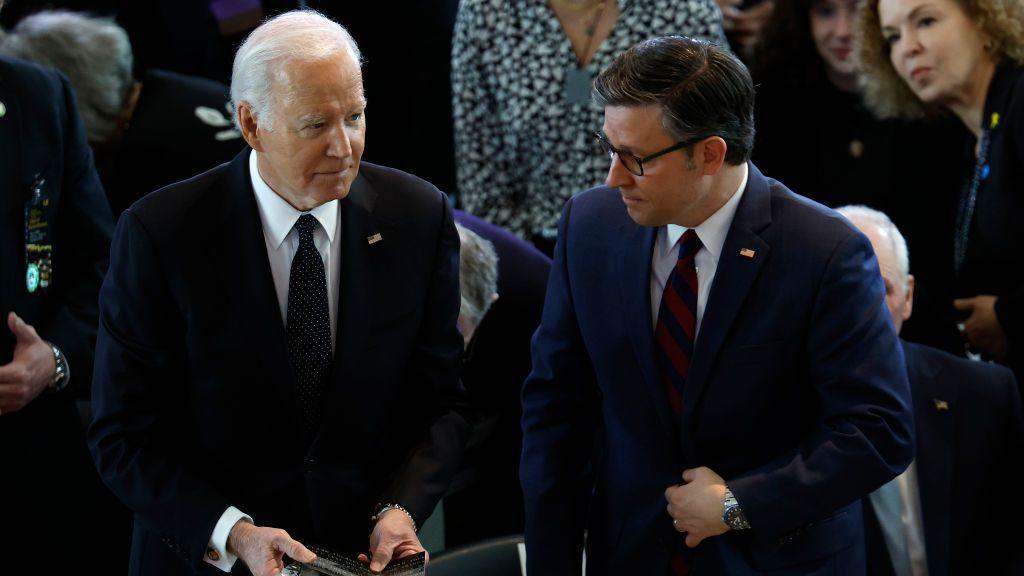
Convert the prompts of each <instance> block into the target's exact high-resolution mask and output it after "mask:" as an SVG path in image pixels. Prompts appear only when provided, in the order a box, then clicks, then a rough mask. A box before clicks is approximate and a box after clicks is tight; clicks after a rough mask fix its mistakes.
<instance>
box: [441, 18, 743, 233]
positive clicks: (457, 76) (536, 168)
mask: <svg viewBox="0 0 1024 576" xmlns="http://www.w3.org/2000/svg"><path fill="white" fill-rule="evenodd" d="M617 1H618V5H619V14H620V15H619V19H618V21H617V22H616V24H615V28H614V29H613V30H612V32H611V34H609V35H608V38H606V39H605V40H604V42H602V43H601V45H600V47H599V48H598V50H597V53H596V54H595V55H594V57H593V58H591V60H590V62H589V63H588V64H587V66H586V70H587V72H588V73H589V75H590V78H591V80H593V78H595V77H596V76H597V74H598V72H600V71H601V70H602V69H603V68H605V67H606V66H608V65H609V64H610V63H611V61H612V60H613V59H614V58H615V56H617V55H618V54H620V53H621V52H623V51H625V50H626V49H627V48H629V47H630V46H632V45H633V44H636V43H637V42H639V41H641V40H645V39H647V38H650V37H653V36H667V35H683V36H691V37H694V38H701V39H705V40H710V41H713V42H716V43H719V44H721V45H723V46H724V45H726V40H725V35H724V33H723V32H722V25H721V14H720V12H719V11H718V7H717V6H716V4H715V1H714V0H617ZM576 67H577V59H576V54H575V52H573V49H572V45H571V43H570V42H569V38H568V36H566V35H565V32H564V31H563V29H562V26H561V24H560V23H559V21H558V18H556V16H555V13H554V12H553V11H552V10H551V7H550V6H549V5H548V3H547V2H546V1H545V0H462V3H461V5H460V6H459V13H458V17H457V19H456V23H455V39H454V42H453V46H452V94H453V96H452V99H453V112H454V119H455V150H456V159H455V161H456V174H457V178H458V193H459V199H460V201H461V203H462V206H463V208H465V209H466V210H467V211H468V212H471V213H473V214H476V215H477V216H480V217H483V218H485V219H487V220H490V221H491V222H493V223H495V224H498V225H499V226H503V227H505V228H508V229H509V230H511V231H513V232H515V233H516V234H519V235H520V236H523V237H524V238H530V237H531V236H533V235H539V236H543V237H545V238H553V237H554V235H555V229H556V227H557V224H558V217H559V212H560V211H561V209H562V205H563V204H564V203H565V201H566V200H568V199H569V198H570V197H571V196H572V195H573V194H576V193H578V192H581V191H583V190H586V189H587V188H591V187H593V186H596V185H598V184H600V183H602V182H603V181H604V179H605V176H606V175H607V173H608V168H609V161H608V158H607V156H604V155H602V154H599V153H598V152H597V150H596V148H595V146H594V143H593V137H592V136H591V133H592V132H593V131H596V130H600V129H601V125H602V123H603V122H604V113H603V110H602V109H601V108H599V107H597V106H595V105H594V104H592V103H589V102H587V103H584V104H577V103H572V102H570V101H569V100H568V99H567V97H566V94H565V76H566V70H568V69H569V68H576Z"/></svg>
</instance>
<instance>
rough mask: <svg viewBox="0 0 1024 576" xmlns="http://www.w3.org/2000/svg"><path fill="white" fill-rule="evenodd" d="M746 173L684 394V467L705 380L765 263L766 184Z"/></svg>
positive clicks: (690, 458) (691, 451) (691, 454)
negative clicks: (762, 231) (744, 184)
mask: <svg viewBox="0 0 1024 576" xmlns="http://www.w3.org/2000/svg"><path fill="white" fill-rule="evenodd" d="M747 167H748V170H749V172H748V177H747V187H746V189H745V190H744V192H743V198H741V199H740V203H739V206H737V208H736V214H735V216H733V220H732V225H731V226H730V227H729V233H728V234H727V235H726V238H725V244H724V245H723V246H722V253H721V255H720V256H719V260H718V268H717V270H716V271H715V279H714V281H713V283H712V285H711V292H710V294H709V295H708V300H707V305H706V306H705V308H704V316H703V318H702V319H701V325H700V332H698V334H697V342H696V346H695V348H694V354H693V359H692V361H691V364H690V373H689V377H688V378H687V382H686V390H685V391H684V393H683V423H684V425H683V426H682V440H683V447H684V453H685V456H686V461H687V462H695V461H696V452H695V445H694V443H693V441H692V440H693V430H694V427H693V424H694V420H693V415H694V412H695V410H696V406H697V405H698V403H699V401H700V397H701V395H702V393H703V391H704V388H705V386H706V385H707V379H708V375H709V374H710V372H711V368H712V366H714V362H715V358H716V357H717V356H718V352H719V350H720V349H721V347H722V343H723V342H724V340H725V337H726V335H727V334H728V332H729V328H730V326H732V323H733V321H734V320H735V319H736V315H737V314H738V313H739V311H740V308H741V307H742V306H743V302H744V300H745V299H746V296H747V293H748V292H749V290H750V288H751V286H753V285H754V280H755V279H756V278H757V275H758V272H760V270H761V266H762V265H763V264H764V261H765V260H766V259H767V258H768V252H769V246H768V244H767V243H765V241H764V240H762V239H761V237H760V236H758V232H760V231H761V229H763V228H764V227H765V226H767V225H768V224H769V223H770V222H771V203H770V195H769V191H768V182H767V180H766V179H765V177H764V176H762V175H761V173H760V172H759V171H758V170H757V168H755V167H754V165H753V164H751V163H748V164H747ZM741 250H744V251H746V250H753V257H746V256H743V255H741V254H740V251H741ZM745 253H746V252H745Z"/></svg>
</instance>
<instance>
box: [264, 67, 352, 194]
mask: <svg viewBox="0 0 1024 576" xmlns="http://www.w3.org/2000/svg"><path fill="white" fill-rule="evenodd" d="M282 66H283V69H284V72H285V75H286V77H287V79H288V81H287V82H281V81H279V82H278V83H277V84H278V85H277V86H276V87H275V96H276V100H275V101H274V102H273V103H272V104H271V105H272V106H273V107H274V112H275V114H276V115H275V116H274V123H273V128H274V129H273V131H268V130H263V129H259V130H258V138H259V144H260V148H261V150H260V152H261V157H260V164H259V166H260V175H261V176H263V178H264V180H266V181H267V184H269V185H270V187H271V188H272V189H273V190H274V191H275V192H277V193H278V194H280V195H281V196H283V197H284V198H285V199H286V200H288V201H289V202H291V203H292V204H293V205H294V204H295V201H294V200H293V199H296V198H297V199H300V200H302V201H303V202H304V203H306V204H307V205H305V206H296V208H300V209H309V208H310V207H315V206H319V205H320V204H324V203H326V202H329V201H331V200H335V199H341V198H344V197H345V196H347V195H348V192H349V188H350V187H351V185H352V181H353V180H354V179H355V177H356V174H357V173H358V171H359V159H360V158H361V157H362V155H363V145H364V142H365V137H366V117H365V107H366V100H365V98H364V97H363V81H362V74H361V72H360V70H359V64H358V63H357V62H356V60H355V58H354V57H352V56H351V55H349V54H348V53H339V54H338V55H337V56H333V57H331V58H328V59H325V60H320V61H294V62H286V63H285V64H283V65H282Z"/></svg>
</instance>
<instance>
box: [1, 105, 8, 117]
mask: <svg viewBox="0 0 1024 576" xmlns="http://www.w3.org/2000/svg"><path fill="white" fill-rule="evenodd" d="M6 115H7V106H4V103H3V102H0V118H3V117H4V116H6Z"/></svg>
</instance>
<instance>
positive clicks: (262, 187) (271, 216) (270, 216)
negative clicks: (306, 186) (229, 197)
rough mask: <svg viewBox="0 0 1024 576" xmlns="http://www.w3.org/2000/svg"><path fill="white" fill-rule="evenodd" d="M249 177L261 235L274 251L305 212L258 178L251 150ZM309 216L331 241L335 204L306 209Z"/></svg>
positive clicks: (332, 240)
mask: <svg viewBox="0 0 1024 576" xmlns="http://www.w3.org/2000/svg"><path fill="white" fill-rule="evenodd" d="M249 176H250V178H251V179H252V189H253V191H254V192H255V193H256V204H257V205H258V206H259V209H260V218H261V219H262V220H263V232H264V234H266V236H267V239H268V240H269V241H270V245H271V247H273V249H274V250H277V249H279V248H280V247H281V243H282V242H284V239H285V238H286V237H288V233H289V232H291V231H292V228H293V227H294V226H295V222H297V221H298V219H299V217H300V216H302V215H303V214H305V212H301V211H299V210H296V209H295V208H294V207H293V206H292V205H291V204H289V203H288V202H287V201H286V200H285V199H284V198H281V197H280V196H278V195H277V193H276V192H274V191H273V190H272V189H271V188H270V186H269V185H268V184H267V183H266V181H264V180H263V176H261V175H260V171H259V164H258V163H257V160H256V151H255V150H253V151H252V152H250V153H249ZM309 213H310V214H312V215H313V217H314V218H316V219H317V222H320V226H322V227H323V229H324V232H326V233H327V238H328V239H329V240H330V241H331V242H334V234H335V232H336V231H337V224H338V201H337V200H331V201H330V202H327V203H325V204H321V205H319V206H317V207H316V208H313V209H312V210H310V211H309Z"/></svg>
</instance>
